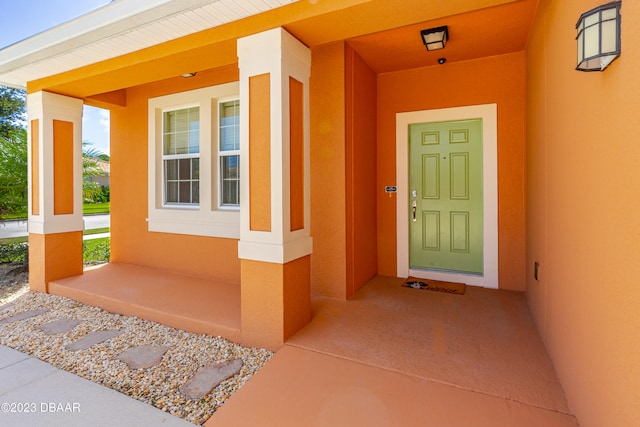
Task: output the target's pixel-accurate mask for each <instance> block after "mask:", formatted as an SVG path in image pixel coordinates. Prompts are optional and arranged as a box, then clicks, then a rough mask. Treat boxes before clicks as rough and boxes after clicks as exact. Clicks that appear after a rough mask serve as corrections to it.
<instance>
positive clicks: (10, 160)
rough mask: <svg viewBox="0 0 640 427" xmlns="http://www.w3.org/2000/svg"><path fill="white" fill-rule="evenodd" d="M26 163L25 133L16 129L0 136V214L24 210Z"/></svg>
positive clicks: (25, 199)
mask: <svg viewBox="0 0 640 427" xmlns="http://www.w3.org/2000/svg"><path fill="white" fill-rule="evenodd" d="M27 162H28V156H27V131H26V130H25V129H21V128H17V129H14V130H12V131H11V132H10V134H9V135H7V136H3V135H0V212H1V211H7V212H16V211H20V210H26V207H27V198H28V188H29V187H28V185H29V184H28V180H27V165H28V163H27Z"/></svg>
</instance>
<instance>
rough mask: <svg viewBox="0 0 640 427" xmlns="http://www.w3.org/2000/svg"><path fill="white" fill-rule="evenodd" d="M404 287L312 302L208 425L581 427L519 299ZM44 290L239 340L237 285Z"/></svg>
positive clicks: (89, 275) (387, 281) (171, 282)
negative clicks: (303, 322)
mask: <svg viewBox="0 0 640 427" xmlns="http://www.w3.org/2000/svg"><path fill="white" fill-rule="evenodd" d="M402 282H403V279H399V278H391V277H382V276H378V277H376V278H374V279H373V280H371V281H369V282H368V283H367V284H366V285H365V286H364V287H363V288H361V289H360V290H359V291H358V292H357V293H356V294H355V295H354V296H353V297H352V298H351V299H349V300H347V301H345V300H341V299H334V298H328V297H320V296H316V297H314V298H313V302H312V307H313V319H312V321H311V323H309V324H308V325H307V326H306V327H305V328H304V329H302V330H301V331H300V332H299V333H297V334H296V335H294V336H293V337H291V338H290V339H289V340H287V342H286V343H285V345H284V346H283V347H282V348H281V349H280V350H279V351H278V352H277V354H276V356H275V357H274V358H273V359H272V360H271V361H270V362H269V363H268V364H267V365H266V366H265V368H263V370H262V371H260V372H259V373H258V374H257V375H256V376H255V377H254V378H253V379H252V380H251V381H250V382H249V383H248V384H247V385H245V386H244V387H243V388H242V389H241V390H240V391H239V392H238V393H237V394H236V395H235V396H234V397H233V398H232V399H231V400H230V401H229V402H228V403H227V404H225V406H223V407H222V409H220V410H219V411H218V412H217V413H216V414H215V415H214V416H213V417H212V418H211V419H210V420H209V422H208V423H207V424H206V425H207V426H209V427H211V426H223V425H224V426H233V425H238V426H244V425H274V426H276V425H277V426H288V425H291V426H297V425H337V426H339V425H345V426H346V425H349V426H358V425H367V426H369V425H402V426H412V425H420V426H442V425H476V426H492V427H493V426H513V425H518V426H525V427H526V426H540V425H545V426H549V427H554V426H576V425H578V424H577V422H576V420H575V418H574V417H573V415H572V414H571V410H570V408H569V406H568V404H567V401H566V399H565V395H564V391H563V389H562V386H561V385H560V383H559V381H558V378H557V376H556V372H555V370H554V367H553V364H552V361H551V359H550V358H549V356H548V354H547V352H546V350H545V347H544V345H543V342H542V340H541V339H540V336H539V335H538V332H537V330H536V328H535V325H534V322H533V319H532V317H531V314H530V312H529V308H528V305H527V301H526V300H525V297H524V294H522V293H519V292H509V291H502V290H489V289H482V288H477V287H467V289H466V293H465V294H464V295H451V294H447V293H440V292H432V291H426V290H418V289H410V288H405V287H402V286H401V284H402ZM49 290H50V292H52V293H55V294H59V295H63V296H67V297H70V298H73V299H76V300H78V301H81V302H84V303H87V304H92V305H97V306H100V307H102V308H104V309H107V310H110V311H114V312H118V313H122V314H128V315H131V314H135V315H137V316H143V317H145V318H148V319H150V320H154V321H158V322H161V323H164V324H167V325H170V326H173V327H179V328H183V329H186V330H189V331H192V332H198V333H207V334H213V335H223V336H225V337H227V338H229V339H232V340H235V341H239V342H242V334H241V327H240V326H241V325H240V323H241V321H240V318H241V315H240V288H239V286H237V285H234V284H229V283H221V282H212V281H209V280H203V279H198V278H193V277H188V276H183V275H176V274H170V273H166V272H158V271H157V270H156V269H150V268H142V267H138V266H131V265H125V264H109V265H106V266H103V267H100V268H93V269H89V270H87V271H85V274H83V275H81V276H75V277H71V278H67V279H62V280H57V281H54V282H52V283H51V284H50V288H49ZM178 296H179V298H177V297H178ZM247 408H252V409H251V410H250V411H248V410H247Z"/></svg>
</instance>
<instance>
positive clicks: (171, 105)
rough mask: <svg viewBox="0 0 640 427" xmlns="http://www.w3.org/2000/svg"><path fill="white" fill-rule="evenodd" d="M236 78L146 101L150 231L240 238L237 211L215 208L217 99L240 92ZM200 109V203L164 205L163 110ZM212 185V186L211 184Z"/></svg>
mask: <svg viewBox="0 0 640 427" xmlns="http://www.w3.org/2000/svg"><path fill="white" fill-rule="evenodd" d="M238 91H239V88H238V82H233V83H226V84H222V85H217V86H211V87H206V88H202V89H195V90H190V91H187V92H180V93H175V94H171V95H165V96H160V97H157V98H150V99H149V110H148V121H149V123H148V126H149V141H148V166H149V176H148V195H147V197H148V199H147V200H148V218H147V222H148V230H149V231H152V232H161V233H174V234H189V235H196V236H207V237H222V238H230V239H239V238H240V212H239V211H237V210H230V209H220V208H218V206H217V204H218V197H217V195H216V194H217V188H218V187H217V186H218V184H219V181H218V179H219V174H218V154H217V153H218V151H217V150H218V148H217V147H218V120H217V119H216V116H217V103H218V101H219V100H223V99H226V98H231V97H237V96H238ZM196 105H197V106H199V107H200V204H199V205H198V206H185V207H184V208H180V207H179V206H163V205H162V203H163V200H162V197H163V196H162V111H163V110H167V109H178V108H184V107H185V106H196ZM214 185H215V186H216V188H212V186H214Z"/></svg>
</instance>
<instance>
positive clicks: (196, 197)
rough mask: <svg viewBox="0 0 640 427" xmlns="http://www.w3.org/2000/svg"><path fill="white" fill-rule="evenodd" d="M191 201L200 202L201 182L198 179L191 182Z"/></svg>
mask: <svg viewBox="0 0 640 427" xmlns="http://www.w3.org/2000/svg"><path fill="white" fill-rule="evenodd" d="M191 202H192V203H200V183H199V182H198V181H193V182H192V183H191Z"/></svg>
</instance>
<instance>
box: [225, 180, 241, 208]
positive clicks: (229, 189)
mask: <svg viewBox="0 0 640 427" xmlns="http://www.w3.org/2000/svg"><path fill="white" fill-rule="evenodd" d="M238 184H239V182H238V181H225V182H224V183H223V184H222V204H223V205H239V204H240V197H239V195H240V192H239V191H238Z"/></svg>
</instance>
